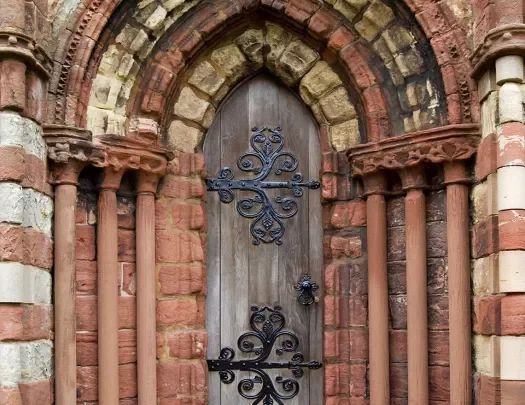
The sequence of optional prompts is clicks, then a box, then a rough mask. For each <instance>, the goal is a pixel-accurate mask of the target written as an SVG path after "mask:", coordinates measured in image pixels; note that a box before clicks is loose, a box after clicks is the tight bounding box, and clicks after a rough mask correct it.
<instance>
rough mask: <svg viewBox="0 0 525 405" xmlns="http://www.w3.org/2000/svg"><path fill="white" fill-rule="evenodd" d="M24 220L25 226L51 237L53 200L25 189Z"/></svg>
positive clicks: (30, 189)
mask: <svg viewBox="0 0 525 405" xmlns="http://www.w3.org/2000/svg"><path fill="white" fill-rule="evenodd" d="M23 195H24V220H23V223H22V224H23V225H24V226H26V227H30V228H35V229H38V230H39V231H41V232H43V233H45V234H46V235H49V236H51V224H52V218H53V200H52V199H51V198H50V197H49V196H47V195H45V194H43V193H40V192H38V191H36V190H33V189H32V188H24V189H23Z"/></svg>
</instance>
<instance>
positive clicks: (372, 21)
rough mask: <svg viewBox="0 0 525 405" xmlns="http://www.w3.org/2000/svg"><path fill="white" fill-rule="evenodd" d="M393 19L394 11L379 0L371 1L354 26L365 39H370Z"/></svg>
mask: <svg viewBox="0 0 525 405" xmlns="http://www.w3.org/2000/svg"><path fill="white" fill-rule="evenodd" d="M393 19H394V12H393V11H392V9H391V8H390V7H388V6H387V5H386V4H384V3H383V2H381V1H379V0H375V1H373V2H372V3H371V4H370V6H369V7H368V8H367V10H366V11H365V12H364V14H363V18H362V20H361V21H359V22H358V23H357V24H356V25H355V28H356V30H357V31H358V32H359V33H360V34H361V36H362V37H363V38H364V39H366V40H367V41H369V42H370V41H372V40H373V39H374V38H375V37H376V36H377V34H379V33H380V32H381V30H382V29H383V28H385V27H386V25H387V24H388V23H390V21H392V20H393Z"/></svg>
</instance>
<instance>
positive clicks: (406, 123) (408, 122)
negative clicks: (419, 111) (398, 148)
mask: <svg viewBox="0 0 525 405" xmlns="http://www.w3.org/2000/svg"><path fill="white" fill-rule="evenodd" d="M403 128H404V129H405V133H408V132H414V131H415V130H416V126H415V124H414V119H413V118H412V117H404V118H403Z"/></svg>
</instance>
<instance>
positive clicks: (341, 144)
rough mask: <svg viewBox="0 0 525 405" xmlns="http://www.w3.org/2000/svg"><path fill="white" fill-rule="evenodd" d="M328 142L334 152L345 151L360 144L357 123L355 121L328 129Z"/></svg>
mask: <svg viewBox="0 0 525 405" xmlns="http://www.w3.org/2000/svg"><path fill="white" fill-rule="evenodd" d="M330 140H331V142H332V146H333V148H334V149H335V150H336V151H343V150H347V149H348V148H350V147H351V146H355V145H358V144H359V143H360V142H361V136H360V134H359V122H358V120H357V119H353V120H350V121H346V122H343V123H341V124H336V125H332V126H331V127H330Z"/></svg>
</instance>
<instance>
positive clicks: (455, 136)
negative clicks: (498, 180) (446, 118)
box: [348, 124, 480, 177]
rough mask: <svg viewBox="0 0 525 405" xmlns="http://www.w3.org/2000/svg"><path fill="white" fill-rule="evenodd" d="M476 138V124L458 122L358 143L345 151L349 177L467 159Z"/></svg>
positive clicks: (477, 136) (478, 136) (470, 155)
mask: <svg viewBox="0 0 525 405" xmlns="http://www.w3.org/2000/svg"><path fill="white" fill-rule="evenodd" d="M479 138H480V135H479V128H478V126H477V125H472V124H460V125H450V126H446V127H441V128H436V129H432V130H427V131H421V132H415V133H412V134H407V135H403V136H399V137H393V138H388V139H384V140H382V141H379V142H375V143H369V144H365V145H359V146H356V147H354V148H352V149H350V151H349V152H348V158H349V160H350V164H351V169H352V176H357V177H363V176H365V175H367V174H371V173H374V172H378V171H381V170H395V171H398V172H399V171H403V170H405V169H407V168H409V167H412V166H417V165H420V164H422V163H434V164H443V163H445V162H452V161H456V160H465V159H469V158H471V157H472V156H473V155H474V154H475V153H476V149H477V146H478V144H479Z"/></svg>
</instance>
